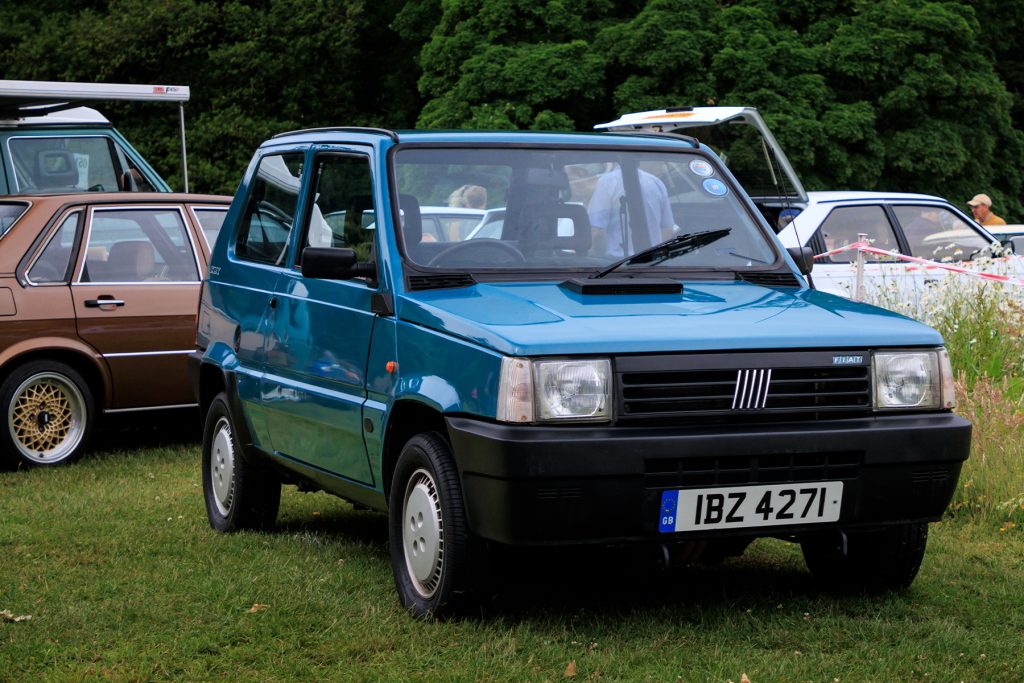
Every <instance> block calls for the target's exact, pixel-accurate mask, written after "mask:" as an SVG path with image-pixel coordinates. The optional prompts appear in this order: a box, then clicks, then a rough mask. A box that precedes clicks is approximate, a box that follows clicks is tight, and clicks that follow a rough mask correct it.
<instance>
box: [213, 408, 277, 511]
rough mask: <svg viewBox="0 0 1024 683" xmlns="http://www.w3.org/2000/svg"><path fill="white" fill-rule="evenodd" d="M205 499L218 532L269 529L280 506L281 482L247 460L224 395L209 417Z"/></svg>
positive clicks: (270, 473)
mask: <svg viewBox="0 0 1024 683" xmlns="http://www.w3.org/2000/svg"><path fill="white" fill-rule="evenodd" d="M203 497H204V498H205V500H206V515H207V517H208V518H209V520H210V526H212V527H213V528H214V529H216V530H217V531H238V530H240V529H260V530H264V529H269V528H270V527H272V526H273V525H274V521H275V520H276V519H277V511H278V508H279V507H280V506H281V480H280V479H278V478H277V476H275V475H274V474H273V473H272V472H267V471H264V470H262V469H259V468H258V467H256V466H255V465H253V464H252V463H250V462H249V461H248V460H246V459H245V456H244V455H243V454H242V450H241V448H240V447H239V445H238V440H237V438H236V437H235V429H234V425H233V424H232V421H231V412H230V410H229V408H228V403H227V398H226V397H225V396H224V394H218V395H217V397H216V398H215V399H213V402H212V403H211V404H210V410H209V412H208V413H207V415H206V428H205V429H204V430H203Z"/></svg>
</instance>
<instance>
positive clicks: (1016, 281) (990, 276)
mask: <svg viewBox="0 0 1024 683" xmlns="http://www.w3.org/2000/svg"><path fill="white" fill-rule="evenodd" d="M854 249H858V250H860V251H862V252H864V253H866V254H877V255H879V256H889V257H891V258H895V259H898V260H900V261H907V262H908V263H917V264H920V265H922V266H925V267H926V268H941V269H943V270H949V271H952V272H954V273H963V274H964V275H971V276H973V277H977V278H981V279H982V280H992V281H993V282H1002V283H1003V284H1008V285H1016V286H1018V287H1024V280H1022V279H1020V278H1015V277H1010V276H1009V275H996V274H995V273H986V272H983V271H980V270H973V269H971V268H964V267H963V266H954V265H953V264H951V263H940V262H939V261H929V260H928V259H923V258H917V257H916V256H907V255H906V254H899V253H896V252H892V251H886V250H885V249H879V248H878V247H873V246H871V245H870V244H868V243H867V242H854V243H852V244H847V245H846V246H845V247H839V248H838V249H833V250H831V251H826V252H823V253H821V254H818V255H816V256H815V257H814V258H816V259H820V258H826V257H828V256H833V255H835V254H841V253H843V252H845V251H853V250H854Z"/></svg>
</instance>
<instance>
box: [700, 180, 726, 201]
mask: <svg viewBox="0 0 1024 683" xmlns="http://www.w3.org/2000/svg"><path fill="white" fill-rule="evenodd" d="M704 191H705V192H707V193H708V194H709V195H711V196H713V197H724V196H725V195H726V193H727V192H728V191H729V188H728V187H727V186H726V184H725V183H723V182H722V181H721V180H718V179H717V178H708V179H707V180H705V181H704Z"/></svg>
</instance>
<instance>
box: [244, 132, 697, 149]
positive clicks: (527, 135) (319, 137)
mask: <svg viewBox="0 0 1024 683" xmlns="http://www.w3.org/2000/svg"><path fill="white" fill-rule="evenodd" d="M356 136H359V137H364V138H366V139H374V138H376V139H381V138H382V137H387V138H390V139H391V141H392V142H396V143H419V144H431V143H453V142H455V143H467V144H496V145H500V144H530V145H552V146H559V145H588V146H589V145H593V146H595V147H598V146H603V147H606V146H609V145H613V146H636V147H652V146H653V147H666V148H679V149H694V148H695V147H697V146H699V143H697V142H696V141H694V140H693V139H692V138H687V137H683V136H679V135H672V134H668V133H664V134H662V133H630V134H624V133H560V132H537V131H519V130H516V131H505V130H502V131H482V130H441V131H438V130H399V131H390V130H382V129H371V128H361V129H360V128H315V129H309V130H298V131H291V132H288V133H280V134H278V135H275V136H274V137H273V138H271V139H270V140H268V141H267V142H264V143H263V145H264V146H274V145H280V144H294V143H297V142H323V141H330V140H334V139H341V140H351V139H353V138H354V137H356Z"/></svg>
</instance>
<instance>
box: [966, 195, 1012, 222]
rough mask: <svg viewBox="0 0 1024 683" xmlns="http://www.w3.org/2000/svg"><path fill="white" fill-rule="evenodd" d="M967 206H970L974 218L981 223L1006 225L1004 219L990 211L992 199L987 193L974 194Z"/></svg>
mask: <svg viewBox="0 0 1024 683" xmlns="http://www.w3.org/2000/svg"><path fill="white" fill-rule="evenodd" d="M967 206H969V207H971V213H972V214H974V220H976V221H978V222H979V223H981V224H982V225H1006V221H1004V220H1003V219H1002V218H1000V217H999V216H997V215H995V214H994V213H992V200H991V199H990V198H989V196H988V195H987V194H976V195H974V197H973V198H972V199H971V201H969V202H967Z"/></svg>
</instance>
